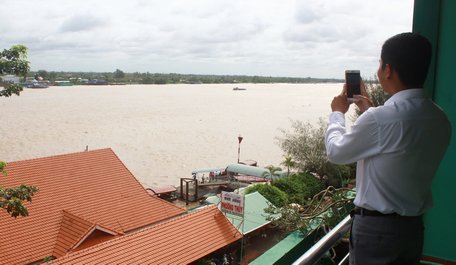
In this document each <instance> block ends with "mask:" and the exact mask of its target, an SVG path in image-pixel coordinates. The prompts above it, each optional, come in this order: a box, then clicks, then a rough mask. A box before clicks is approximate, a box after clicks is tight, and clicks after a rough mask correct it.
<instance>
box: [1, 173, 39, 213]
mask: <svg viewBox="0 0 456 265" xmlns="http://www.w3.org/2000/svg"><path fill="white" fill-rule="evenodd" d="M1 171H2V172H5V171H4V170H3V168H1ZM36 192H38V188H36V187H34V186H27V185H24V184H22V185H20V186H19V187H14V188H5V189H4V188H3V187H0V208H1V209H4V210H6V212H7V213H8V214H10V215H11V216H12V217H14V218H16V217H18V216H19V215H21V216H28V210H27V207H25V205H24V204H23V201H28V202H31V201H32V196H33V195H34V193H36Z"/></svg>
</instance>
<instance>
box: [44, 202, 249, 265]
mask: <svg viewBox="0 0 456 265" xmlns="http://www.w3.org/2000/svg"><path fill="white" fill-rule="evenodd" d="M241 237H242V236H241V234H240V233H239V232H238V231H237V229H236V228H235V227H234V226H233V225H232V224H231V223H230V222H229V221H228V219H226V218H225V216H224V215H223V213H221V212H220V211H219V209H218V208H217V207H216V206H215V205H211V206H208V207H205V208H203V209H202V210H198V211H195V212H192V213H190V214H186V215H182V216H179V217H176V218H174V219H171V220H168V221H165V222H162V223H159V224H157V225H154V226H151V227H148V228H145V229H143V230H140V231H137V232H135V233H132V234H128V235H124V236H122V237H118V238H116V239H113V240H110V241H107V242H104V243H101V244H98V245H96V246H93V247H90V248H87V249H84V250H81V251H77V252H74V253H70V254H68V255H66V256H64V257H62V258H59V259H57V260H54V261H53V262H52V264H188V263H191V262H194V261H197V260H198V259H201V258H203V257H205V256H207V255H208V254H210V253H212V252H214V251H216V250H218V249H220V248H222V247H225V246H228V245H229V244H231V243H233V242H235V241H237V240H238V239H240V238H241Z"/></svg>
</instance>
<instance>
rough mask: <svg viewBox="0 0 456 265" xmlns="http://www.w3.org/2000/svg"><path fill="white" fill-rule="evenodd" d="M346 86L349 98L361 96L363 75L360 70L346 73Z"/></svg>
mask: <svg viewBox="0 0 456 265" xmlns="http://www.w3.org/2000/svg"><path fill="white" fill-rule="evenodd" d="M345 84H346V85H347V98H353V95H360V94H361V88H360V86H361V75H360V71H359V70H346V71H345Z"/></svg>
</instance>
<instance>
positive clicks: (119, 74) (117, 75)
mask: <svg viewBox="0 0 456 265" xmlns="http://www.w3.org/2000/svg"><path fill="white" fill-rule="evenodd" d="M124 77H125V73H124V72H123V71H122V70H119V69H116V71H115V72H114V78H116V79H121V78H124Z"/></svg>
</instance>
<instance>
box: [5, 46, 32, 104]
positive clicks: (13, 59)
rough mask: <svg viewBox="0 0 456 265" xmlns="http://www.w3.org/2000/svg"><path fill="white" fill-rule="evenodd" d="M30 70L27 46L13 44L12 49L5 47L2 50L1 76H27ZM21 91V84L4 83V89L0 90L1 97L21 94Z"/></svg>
mask: <svg viewBox="0 0 456 265" xmlns="http://www.w3.org/2000/svg"><path fill="white" fill-rule="evenodd" d="M29 70H30V62H29V61H27V47H25V46H23V45H13V46H11V48H10V49H4V50H3V51H2V52H0V76H1V75H4V74H13V75H17V76H19V77H23V78H25V77H26V76H27V73H28V71H29ZM0 85H1V84H0ZM21 91H22V86H21V85H20V84H4V87H3V89H2V90H0V97H9V96H11V95H13V94H16V95H19V93H20V92H21Z"/></svg>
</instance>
